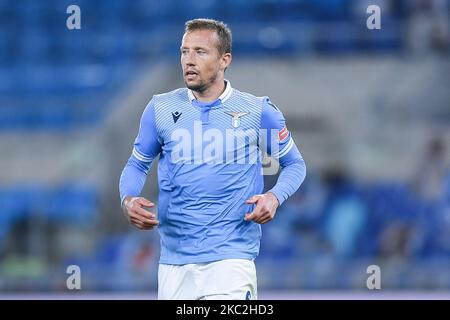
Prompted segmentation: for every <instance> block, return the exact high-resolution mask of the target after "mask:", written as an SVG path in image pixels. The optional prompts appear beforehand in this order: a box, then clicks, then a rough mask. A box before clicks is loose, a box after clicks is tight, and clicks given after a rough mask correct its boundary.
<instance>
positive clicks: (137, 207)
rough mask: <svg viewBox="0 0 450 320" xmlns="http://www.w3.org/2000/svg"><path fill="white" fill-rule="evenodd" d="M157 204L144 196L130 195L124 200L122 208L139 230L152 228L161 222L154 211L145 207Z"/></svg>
mask: <svg viewBox="0 0 450 320" xmlns="http://www.w3.org/2000/svg"><path fill="white" fill-rule="evenodd" d="M154 206H155V204H154V203H153V202H151V201H149V200H147V199H145V198H142V197H131V196H128V197H126V198H125V199H124V200H123V203H122V209H123V212H124V213H125V216H126V217H127V219H128V221H129V222H130V224H132V225H133V226H135V227H136V228H138V229H139V230H151V229H153V228H154V227H155V226H157V225H158V224H159V221H158V220H156V216H155V214H154V213H152V212H150V211H147V210H145V209H144V207H154Z"/></svg>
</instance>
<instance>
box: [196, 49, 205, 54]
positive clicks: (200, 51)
mask: <svg viewBox="0 0 450 320" xmlns="http://www.w3.org/2000/svg"><path fill="white" fill-rule="evenodd" d="M197 53H198V54H204V53H205V51H203V50H197Z"/></svg>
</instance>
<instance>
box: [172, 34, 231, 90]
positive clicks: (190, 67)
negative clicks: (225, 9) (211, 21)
mask: <svg viewBox="0 0 450 320" xmlns="http://www.w3.org/2000/svg"><path fill="white" fill-rule="evenodd" d="M218 41H219V39H218V36H217V34H216V32H215V31H213V30H195V31H192V32H189V33H185V34H184V36H183V40H182V43H181V48H180V50H181V67H182V68H183V76H184V82H185V84H186V87H188V88H189V89H191V90H194V91H198V92H203V91H205V90H206V89H207V88H208V87H209V86H210V85H211V84H212V83H214V82H215V81H216V79H217V77H218V76H219V74H220V72H223V71H224V69H225V67H226V65H228V63H227V62H226V61H225V60H226V59H225V60H224V58H223V56H221V55H220V54H219V51H218V49H217V42H218Z"/></svg>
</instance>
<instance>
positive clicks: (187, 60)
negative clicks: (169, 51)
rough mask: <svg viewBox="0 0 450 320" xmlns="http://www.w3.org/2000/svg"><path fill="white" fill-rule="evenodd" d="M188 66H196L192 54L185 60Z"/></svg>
mask: <svg viewBox="0 0 450 320" xmlns="http://www.w3.org/2000/svg"><path fill="white" fill-rule="evenodd" d="M184 63H185V64H186V66H189V67H190V66H195V57H194V55H193V54H192V53H187V54H186V56H185V59H184Z"/></svg>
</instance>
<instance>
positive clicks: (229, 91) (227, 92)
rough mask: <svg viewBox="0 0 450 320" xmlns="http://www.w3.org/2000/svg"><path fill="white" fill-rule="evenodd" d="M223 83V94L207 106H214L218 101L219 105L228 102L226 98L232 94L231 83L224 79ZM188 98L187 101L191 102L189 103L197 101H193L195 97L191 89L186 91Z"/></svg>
mask: <svg viewBox="0 0 450 320" xmlns="http://www.w3.org/2000/svg"><path fill="white" fill-rule="evenodd" d="M224 81H225V90H224V91H223V93H222V94H221V95H220V97H219V98H217V100H216V101H213V102H210V103H207V104H216V103H217V102H218V100H220V102H221V103H224V102H225V101H227V100H228V98H230V96H231V94H232V93H233V88H232V87H231V82H230V81H228V80H227V79H224ZM188 97H189V101H191V102H193V101H196V100H197V99H195V96H194V94H193V93H192V90H191V89H188ZM198 102H199V101H198ZM202 104H205V103H202Z"/></svg>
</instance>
